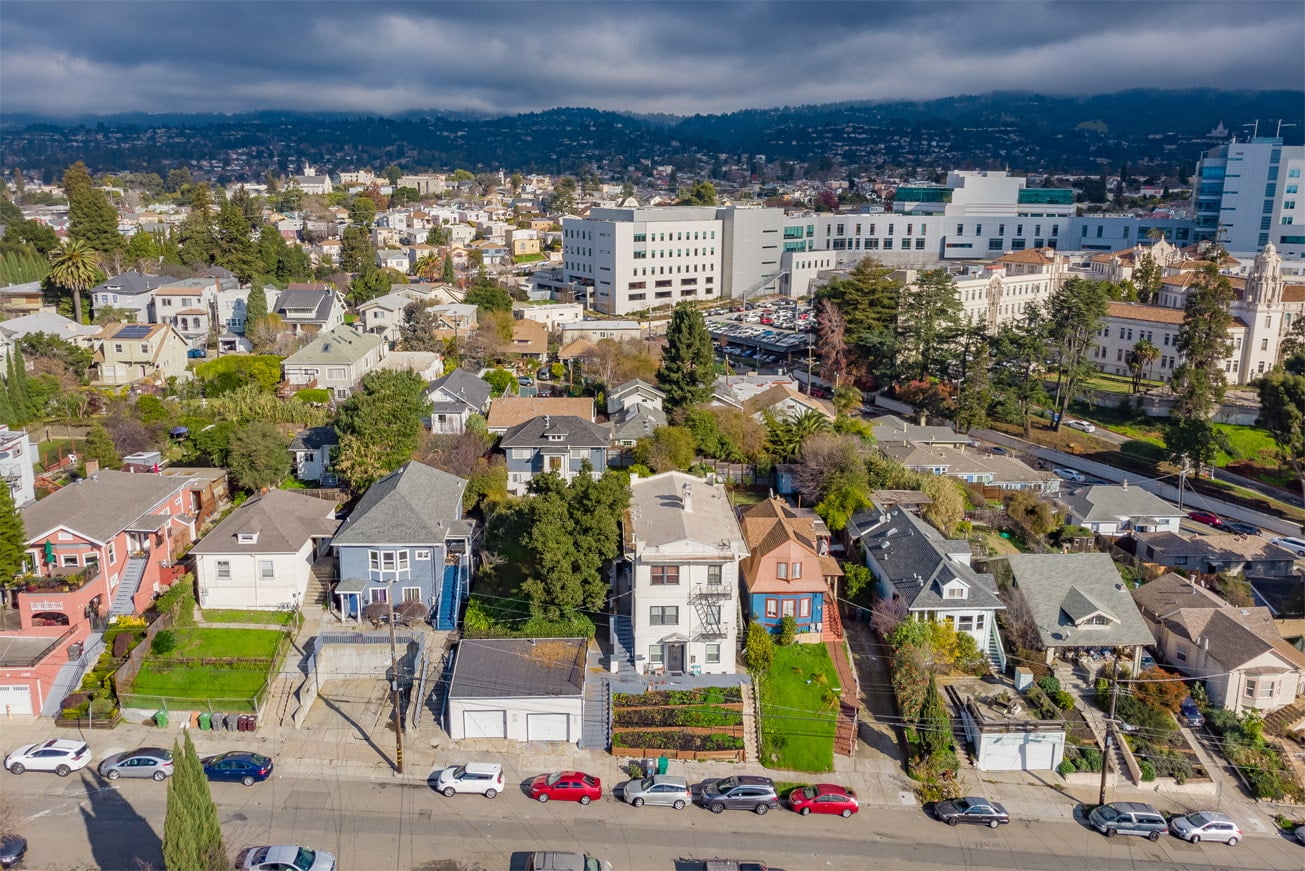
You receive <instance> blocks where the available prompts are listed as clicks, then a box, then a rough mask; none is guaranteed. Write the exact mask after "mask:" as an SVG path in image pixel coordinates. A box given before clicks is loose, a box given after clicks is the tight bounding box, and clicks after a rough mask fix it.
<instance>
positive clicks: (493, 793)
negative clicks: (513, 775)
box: [485, 789, 498, 798]
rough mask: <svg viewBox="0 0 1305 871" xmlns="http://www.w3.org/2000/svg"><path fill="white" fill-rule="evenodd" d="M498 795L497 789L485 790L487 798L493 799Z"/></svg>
mask: <svg viewBox="0 0 1305 871" xmlns="http://www.w3.org/2000/svg"><path fill="white" fill-rule="evenodd" d="M496 795H498V790H497V789H487V790H485V798H493V797H494V796H496Z"/></svg>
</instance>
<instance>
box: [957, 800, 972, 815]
mask: <svg viewBox="0 0 1305 871" xmlns="http://www.w3.org/2000/svg"><path fill="white" fill-rule="evenodd" d="M956 809H957V810H958V811H960V812H961V813H965V812H966V811H967V810H969V809H970V802H969V800H968V799H964V798H958V799H956Z"/></svg>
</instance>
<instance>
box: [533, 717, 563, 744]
mask: <svg viewBox="0 0 1305 871" xmlns="http://www.w3.org/2000/svg"><path fill="white" fill-rule="evenodd" d="M569 720H570V718H569V717H568V716H567V715H566V714H526V739H527V740H529V741H570V740H571V732H570V728H569V726H570V723H569Z"/></svg>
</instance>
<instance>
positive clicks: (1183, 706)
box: [1178, 696, 1205, 729]
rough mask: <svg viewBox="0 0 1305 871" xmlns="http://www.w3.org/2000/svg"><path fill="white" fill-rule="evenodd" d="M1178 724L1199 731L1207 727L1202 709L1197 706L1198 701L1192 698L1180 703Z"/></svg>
mask: <svg viewBox="0 0 1305 871" xmlns="http://www.w3.org/2000/svg"><path fill="white" fill-rule="evenodd" d="M1178 722H1180V723H1182V724H1183V725H1184V726H1187V727H1188V728H1191V729H1199V728H1201V727H1202V726H1204V725H1205V717H1204V716H1202V714H1201V709H1200V708H1198V707H1197V706H1196V700H1195V699H1193V698H1192V697H1191V696H1188V697H1187V698H1185V699H1183V700H1182V701H1181V702H1179V703H1178Z"/></svg>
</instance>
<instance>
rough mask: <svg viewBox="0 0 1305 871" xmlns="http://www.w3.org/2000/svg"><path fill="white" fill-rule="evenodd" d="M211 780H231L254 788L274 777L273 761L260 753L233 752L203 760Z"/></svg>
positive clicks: (206, 773) (205, 771)
mask: <svg viewBox="0 0 1305 871" xmlns="http://www.w3.org/2000/svg"><path fill="white" fill-rule="evenodd" d="M200 762H202V763H203V765H204V775H205V776H206V777H208V779H209V780H229V781H237V782H239V783H243V784H244V785H245V786H253V785H254V784H255V783H256V782H259V781H263V780H267V779H268V778H269V777H271V776H272V760H271V759H268V758H267V757H266V756H262V755H259V754H258V753H246V752H244V751H232V752H230V753H219V754H218V755H217V756H209V757H207V758H205V759H201V760H200Z"/></svg>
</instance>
